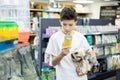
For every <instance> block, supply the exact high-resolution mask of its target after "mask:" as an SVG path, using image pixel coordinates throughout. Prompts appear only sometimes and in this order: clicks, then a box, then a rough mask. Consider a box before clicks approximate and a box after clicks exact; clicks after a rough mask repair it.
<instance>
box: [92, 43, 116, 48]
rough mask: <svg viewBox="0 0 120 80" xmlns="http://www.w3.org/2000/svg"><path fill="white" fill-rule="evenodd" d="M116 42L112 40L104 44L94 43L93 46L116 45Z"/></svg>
mask: <svg viewBox="0 0 120 80" xmlns="http://www.w3.org/2000/svg"><path fill="white" fill-rule="evenodd" d="M115 44H116V42H112V43H103V44H95V45H92V46H91V47H103V46H112V45H115Z"/></svg>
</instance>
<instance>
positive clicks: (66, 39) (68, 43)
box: [63, 35, 72, 47]
mask: <svg viewBox="0 0 120 80" xmlns="http://www.w3.org/2000/svg"><path fill="white" fill-rule="evenodd" d="M71 44H72V36H71V35H65V37H64V42H63V47H70V46H71Z"/></svg>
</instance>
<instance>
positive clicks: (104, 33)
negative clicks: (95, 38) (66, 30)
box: [84, 31, 118, 35]
mask: <svg viewBox="0 0 120 80" xmlns="http://www.w3.org/2000/svg"><path fill="white" fill-rule="evenodd" d="M117 33H118V32H117V31H107V32H95V33H85V34H84V35H100V34H103V35H107V34H108V35H109V34H117Z"/></svg>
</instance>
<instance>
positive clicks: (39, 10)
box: [30, 9, 91, 14]
mask: <svg viewBox="0 0 120 80" xmlns="http://www.w3.org/2000/svg"><path fill="white" fill-rule="evenodd" d="M30 11H31V12H55V13H60V12H61V11H57V10H43V9H30ZM77 14H91V13H90V12H77Z"/></svg>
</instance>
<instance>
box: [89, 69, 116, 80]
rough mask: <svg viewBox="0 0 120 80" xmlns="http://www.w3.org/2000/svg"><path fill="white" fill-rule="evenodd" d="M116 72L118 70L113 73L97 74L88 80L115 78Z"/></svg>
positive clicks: (112, 71)
mask: <svg viewBox="0 0 120 80" xmlns="http://www.w3.org/2000/svg"><path fill="white" fill-rule="evenodd" d="M116 71H117V70H111V71H107V72H100V73H95V74H93V75H90V76H88V80H103V79H106V78H109V77H112V76H115V75H116ZM108 74H109V75H108Z"/></svg>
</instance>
